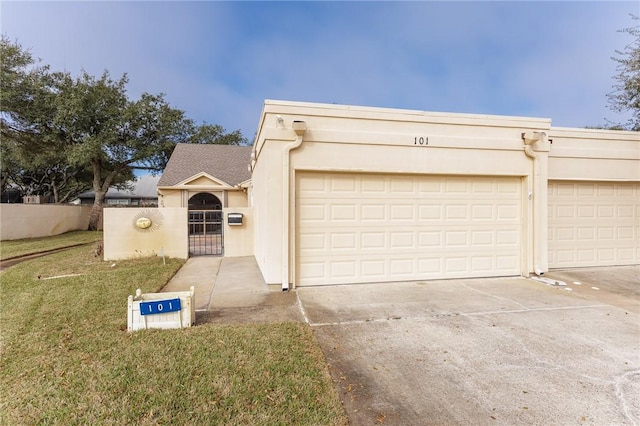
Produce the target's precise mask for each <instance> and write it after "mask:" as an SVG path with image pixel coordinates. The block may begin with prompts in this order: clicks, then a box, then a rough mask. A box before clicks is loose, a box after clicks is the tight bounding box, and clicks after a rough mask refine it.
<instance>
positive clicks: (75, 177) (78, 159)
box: [0, 36, 247, 228]
mask: <svg viewBox="0 0 640 426" xmlns="http://www.w3.org/2000/svg"><path fill="white" fill-rule="evenodd" d="M0 54H1V58H2V68H1V76H0V96H1V97H0V132H1V133H0V135H1V138H0V155H1V158H0V177H1V181H0V183H1V184H2V189H3V190H4V189H5V188H6V186H7V185H8V184H9V183H12V184H14V185H17V186H19V187H20V188H21V189H22V190H23V191H24V192H25V194H39V195H48V196H51V197H52V198H53V199H54V200H55V202H65V201H69V200H70V199H71V198H73V197H75V196H77V195H78V194H79V193H81V192H84V191H86V190H88V189H92V190H93V191H94V192H95V204H94V209H93V212H92V216H91V224H90V227H91V228H95V227H96V226H97V223H98V219H99V215H100V213H101V210H102V204H103V201H104V197H105V195H106V192H107V191H108V189H109V187H112V186H116V187H122V186H124V185H126V184H127V182H130V181H131V180H133V179H134V170H136V169H143V170H148V171H150V172H152V173H157V172H160V171H162V170H163V169H164V167H165V166H166V163H167V161H168V160H169V157H170V156H171V153H172V152H173V149H174V148H175V145H176V144H177V143H223V144H232V145H239V144H244V143H246V142H247V141H246V139H245V138H244V137H243V136H242V134H241V133H240V132H239V131H235V132H231V133H227V132H226V131H225V129H224V128H222V127H221V126H219V125H211V124H206V123H205V124H202V125H196V124H195V123H194V122H193V120H191V119H189V118H187V117H186V116H185V114H184V112H183V111H181V110H179V109H175V108H173V107H171V106H170V105H169V103H168V102H167V101H166V99H165V98H164V95H162V94H159V95H154V94H149V93H143V94H142V95H141V96H140V98H139V99H137V100H130V99H129V98H128V96H127V92H126V86H127V83H128V78H127V75H126V74H125V75H123V76H122V77H120V78H117V79H114V78H112V77H111V76H110V74H109V72H108V71H105V72H104V73H103V74H102V75H101V76H100V77H94V76H91V75H89V74H88V73H86V72H82V73H81V75H80V76H77V77H74V76H72V75H71V74H70V73H68V72H51V71H50V70H49V67H47V66H40V65H38V64H37V62H36V61H35V60H34V58H33V57H32V55H31V54H30V52H28V51H26V50H25V49H23V48H22V46H20V45H19V44H18V43H14V42H11V41H10V40H9V39H8V38H7V37H6V36H2V38H1V39H0Z"/></svg>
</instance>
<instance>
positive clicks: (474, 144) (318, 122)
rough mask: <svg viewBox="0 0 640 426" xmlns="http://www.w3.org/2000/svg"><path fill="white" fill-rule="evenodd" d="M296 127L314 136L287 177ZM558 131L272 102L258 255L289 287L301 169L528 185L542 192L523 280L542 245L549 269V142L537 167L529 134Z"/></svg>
mask: <svg viewBox="0 0 640 426" xmlns="http://www.w3.org/2000/svg"><path fill="white" fill-rule="evenodd" d="M276 115H278V116H281V117H282V118H283V120H284V125H282V124H279V123H280V121H278V120H277V118H276ZM294 120H299V121H305V122H306V126H307V130H306V132H305V134H304V138H303V141H302V143H301V145H300V147H299V148H297V149H294V150H292V151H291V152H290V167H289V173H290V174H289V176H288V177H287V174H286V172H284V173H283V170H286V165H285V152H286V149H287V146H291V145H289V144H291V143H292V142H293V141H294V140H295V136H296V135H295V132H294V131H293V129H292V128H291V123H292V122H293V121H294ZM549 127H550V120H547V119H536V118H522V117H497V116H482V115H468V114H439V113H426V112H419V111H402V110H391V109H382V108H365V107H345V106H329V105H322V104H298V103H291V104H283V103H280V102H277V101H274V103H270V102H267V104H266V105H265V107H264V110H263V116H262V120H261V125H260V129H259V132H258V137H257V139H256V143H255V145H254V149H255V151H256V154H255V157H256V158H257V160H256V162H255V164H254V170H253V175H252V191H253V192H252V194H253V206H254V213H255V216H256V232H255V256H256V260H257V262H258V264H259V265H260V268H261V270H262V272H263V275H264V276H265V279H266V281H267V283H270V284H271V283H278V282H281V281H282V280H284V279H286V278H284V275H287V273H286V272H285V273H283V272H282V270H283V263H285V264H289V265H293V264H294V262H293V255H294V253H295V231H296V230H295V227H294V224H295V217H294V216H293V215H294V214H295V209H294V208H293V205H294V194H295V179H294V176H295V173H297V172H300V171H331V172H335V171H342V172H353V173H415V174H447V175H483V176H500V175H501V176H520V177H523V178H524V183H525V185H526V187H525V188H523V189H524V191H523V193H524V194H527V193H533V192H534V189H535V190H536V191H538V194H537V197H535V198H534V197H531V198H529V199H527V200H523V203H526V205H525V207H524V210H523V211H524V217H523V221H524V225H523V226H524V227H525V228H526V231H525V232H524V233H525V238H524V240H525V241H524V243H523V244H525V246H526V247H527V248H525V249H523V257H524V259H525V264H524V265H523V273H525V272H529V271H533V268H534V258H535V256H534V253H533V250H531V249H528V247H531V246H533V243H532V241H533V240H534V239H536V248H535V250H536V251H537V253H538V263H542V264H543V265H542V266H543V267H544V266H545V265H544V262H545V260H546V244H545V242H546V227H545V226H544V225H545V223H546V222H545V221H546V205H544V206H543V204H544V203H546V180H547V175H546V173H547V168H546V162H547V155H548V151H549V144H548V142H546V141H541V142H539V143H537V144H536V145H535V146H534V147H533V148H534V150H535V151H536V155H537V157H538V160H537V161H538V163H537V169H536V168H534V162H533V161H532V159H531V158H529V157H528V156H527V155H525V152H524V149H523V140H522V133H523V132H525V131H529V130H540V131H548V129H549ZM419 138H423V140H426V138H428V144H426V143H425V144H422V145H420V144H419V143H418V141H419V140H420V139H419ZM287 180H288V181H289V183H288V188H287V183H286V181H287ZM534 212H537V213H536V214H535V219H534ZM287 215H288V216H289V217H288V218H287ZM534 223H535V225H536V226H534ZM287 224H288V225H287ZM287 226H288V227H289V229H286V227H287ZM287 235H288V237H287ZM283 236H285V237H283ZM286 244H289V248H286V247H285V245H286ZM285 249H286V250H285ZM283 256H284V257H283ZM288 274H289V279H291V276H292V274H291V273H290V272H289V273H288Z"/></svg>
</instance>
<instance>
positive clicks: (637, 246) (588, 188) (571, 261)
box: [548, 182, 640, 268]
mask: <svg viewBox="0 0 640 426" xmlns="http://www.w3.org/2000/svg"><path fill="white" fill-rule="evenodd" d="M548 211H549V233H548V235H549V266H550V267H551V268H563V267H581V266H582V267H586V266H612V265H631V264H637V263H640V259H639V254H640V232H639V231H638V229H639V228H638V225H639V224H640V184H638V183H632V182H620V183H611V182H550V183H549V210H548Z"/></svg>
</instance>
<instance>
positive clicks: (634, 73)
mask: <svg viewBox="0 0 640 426" xmlns="http://www.w3.org/2000/svg"><path fill="white" fill-rule="evenodd" d="M632 19H633V20H634V21H638V20H639V17H638V16H632ZM621 31H622V32H624V33H626V34H628V35H630V36H631V37H632V40H631V42H630V43H629V44H628V45H626V46H625V48H624V49H622V50H616V56H614V57H613V58H612V59H613V60H614V61H615V62H617V64H618V65H617V68H616V72H617V73H616V75H615V76H614V80H615V84H614V85H613V89H614V90H613V92H611V93H609V95H608V99H609V107H610V108H611V110H613V111H615V112H617V113H626V112H630V113H631V118H630V119H629V121H628V122H627V123H626V124H624V125H621V126H622V127H624V128H626V129H628V130H635V131H640V26H638V25H636V26H633V27H629V28H625V29H623V30H621Z"/></svg>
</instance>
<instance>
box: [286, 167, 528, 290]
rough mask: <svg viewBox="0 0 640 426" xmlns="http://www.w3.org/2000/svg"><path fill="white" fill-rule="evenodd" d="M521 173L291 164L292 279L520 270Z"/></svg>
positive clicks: (338, 280) (315, 281)
mask: <svg viewBox="0 0 640 426" xmlns="http://www.w3.org/2000/svg"><path fill="white" fill-rule="evenodd" d="M521 187H522V181H521V178H519V177H468V176H464V177H461V176H422V175H410V176H407V175H377V174H348V173H334V174H325V173H315V172H314V173H312V172H307V173H298V174H297V177H296V236H297V239H296V275H297V284H298V285H301V286H304V285H323V284H345V283H368V282H387V281H407V280H424V279H441V278H463V277H464V278H467V277H489V276H509V275H520V273H521V246H522V244H521V242H522V232H523V231H522V229H523V228H522V196H521V191H522V188H521Z"/></svg>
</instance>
